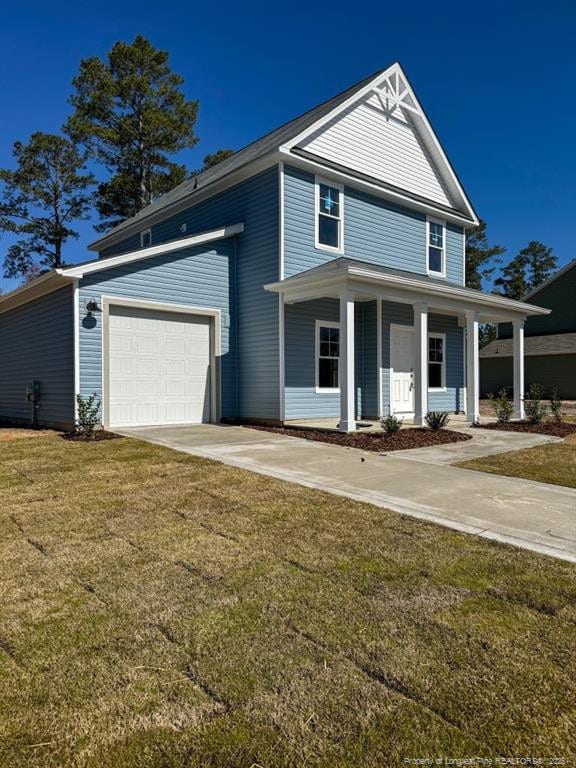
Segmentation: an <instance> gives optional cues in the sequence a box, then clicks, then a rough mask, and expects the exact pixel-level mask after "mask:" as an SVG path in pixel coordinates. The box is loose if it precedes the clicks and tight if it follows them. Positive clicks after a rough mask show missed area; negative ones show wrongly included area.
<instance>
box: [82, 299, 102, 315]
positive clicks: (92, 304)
mask: <svg viewBox="0 0 576 768" xmlns="http://www.w3.org/2000/svg"><path fill="white" fill-rule="evenodd" d="M84 310H85V312H86V317H92V314H93V313H94V312H99V311H100V307H99V306H98V300H97V299H94V298H92V299H88V300H87V301H86V302H85V303H84Z"/></svg>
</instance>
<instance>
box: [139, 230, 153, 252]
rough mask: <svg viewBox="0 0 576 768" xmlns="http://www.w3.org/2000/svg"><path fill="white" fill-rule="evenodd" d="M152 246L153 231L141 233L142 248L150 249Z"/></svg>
mask: <svg viewBox="0 0 576 768" xmlns="http://www.w3.org/2000/svg"><path fill="white" fill-rule="evenodd" d="M151 245H152V230H151V229H145V230H144V231H143V232H140V248H149V247H150V246H151Z"/></svg>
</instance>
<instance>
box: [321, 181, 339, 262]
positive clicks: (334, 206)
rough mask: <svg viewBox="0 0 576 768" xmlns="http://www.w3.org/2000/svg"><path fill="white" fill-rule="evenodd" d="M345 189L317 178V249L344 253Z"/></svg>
mask: <svg viewBox="0 0 576 768" xmlns="http://www.w3.org/2000/svg"><path fill="white" fill-rule="evenodd" d="M343 222H344V187H343V186H342V185H341V184H336V182H334V181H329V180H327V179H320V178H316V248H322V249H324V250H328V251H335V252H336V253H342V251H343V248H342V243H343V236H344V227H343Z"/></svg>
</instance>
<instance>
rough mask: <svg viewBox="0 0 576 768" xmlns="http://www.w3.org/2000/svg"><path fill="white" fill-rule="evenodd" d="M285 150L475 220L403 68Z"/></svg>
mask: <svg viewBox="0 0 576 768" xmlns="http://www.w3.org/2000/svg"><path fill="white" fill-rule="evenodd" d="M283 149H284V151H289V152H290V153H293V154H294V155H296V156H300V157H302V158H308V159H310V160H316V161H317V162H319V163H327V164H332V165H333V167H334V168H335V169H342V170H344V169H350V171H352V172H355V173H356V174H358V175H360V176H361V177H362V178H364V179H367V180H373V181H374V182H375V183H381V184H383V185H385V186H387V187H389V188H390V189H391V190H397V191H398V192H399V193H402V192H405V193H407V194H408V196H411V197H413V198H415V199H418V200H421V201H430V202H431V203H433V204H436V205H439V206H441V208H446V209H451V210H454V211H458V212H460V213H462V214H464V215H465V216H466V217H467V218H468V219H470V220H471V222H472V223H474V222H476V220H477V218H476V214H475V212H474V209H473V208H472V205H471V204H470V202H469V200H468V198H467V196H466V194H465V192H464V190H463V188H462V186H461V185H460V182H459V181H458V178H457V176H456V174H455V173H454V170H453V169H452V166H451V165H450V162H449V160H448V158H447V157H446V154H445V153H444V151H443V149H442V147H441V145H440V142H439V141H438V139H437V137H436V135H435V133H434V131H433V130H432V127H431V125H430V123H429V121H428V119H427V117H426V115H425V113H424V111H423V109H422V107H421V106H420V104H419V102H418V99H417V98H416V96H415V94H414V91H413V90H412V88H411V87H410V84H409V83H408V80H407V78H406V76H405V74H404V72H403V71H402V68H401V67H400V65H399V64H394V65H392V66H391V67H389V68H388V69H387V70H385V71H384V72H381V73H380V74H379V75H376V77H375V78H374V79H373V80H372V81H370V82H369V83H368V84H367V85H366V86H365V87H364V88H363V89H362V90H360V91H359V92H358V93H355V94H354V95H353V96H352V97H351V98H350V99H349V100H348V101H347V102H344V103H343V104H340V105H339V106H338V107H337V108H336V109H335V110H333V111H332V112H331V113H329V114H328V115H326V116H325V117H324V118H323V119H321V120H319V121H317V122H316V123H314V124H313V125H311V126H309V127H308V129H307V130H305V131H303V132H301V133H300V134H299V135H298V136H296V137H294V138H293V139H292V140H291V141H289V142H287V143H286V144H285V145H284V147H283Z"/></svg>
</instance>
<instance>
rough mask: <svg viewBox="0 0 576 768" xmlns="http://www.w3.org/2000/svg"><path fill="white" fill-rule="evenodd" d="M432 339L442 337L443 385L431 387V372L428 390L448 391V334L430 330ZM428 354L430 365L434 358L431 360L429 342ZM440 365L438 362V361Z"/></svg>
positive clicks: (429, 337)
mask: <svg viewBox="0 0 576 768" xmlns="http://www.w3.org/2000/svg"><path fill="white" fill-rule="evenodd" d="M430 339H442V363H441V365H442V368H441V373H442V386H441V387H431V386H430V374H428V392H446V391H447V390H446V334H445V333H440V332H439V331H428V340H430ZM426 355H427V358H428V365H430V363H431V362H433V361H432V360H430V344H428V349H427V350H426ZM436 365H438V363H436Z"/></svg>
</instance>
